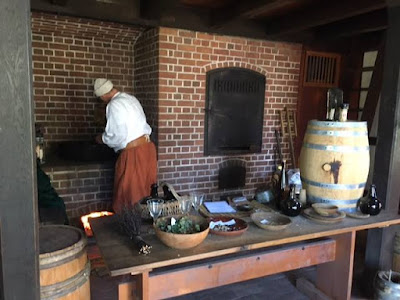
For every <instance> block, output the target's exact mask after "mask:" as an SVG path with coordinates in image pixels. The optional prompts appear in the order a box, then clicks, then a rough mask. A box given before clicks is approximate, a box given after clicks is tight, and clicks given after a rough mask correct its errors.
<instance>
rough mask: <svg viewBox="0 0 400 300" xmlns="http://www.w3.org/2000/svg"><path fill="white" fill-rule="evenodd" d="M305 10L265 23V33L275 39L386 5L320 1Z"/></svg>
mask: <svg viewBox="0 0 400 300" xmlns="http://www.w3.org/2000/svg"><path fill="white" fill-rule="evenodd" d="M322 2H323V4H319V5H314V6H313V7H312V8H309V9H307V10H303V11H299V12H297V13H293V14H288V15H285V16H283V17H282V18H275V19H273V20H271V21H270V22H269V23H267V24H266V35H267V36H268V37H269V38H272V39H276V38H279V36H282V35H287V34H289V33H294V32H299V31H303V30H307V29H309V28H312V27H316V26H321V25H325V24H328V23H332V22H336V21H339V20H343V19H346V18H351V17H354V16H357V15H361V14H365V13H368V12H371V11H374V10H378V9H382V8H384V7H385V6H386V4H385V2H384V1H382V0H357V1H355V0H353V1H330V2H329V3H327V2H326V1H322Z"/></svg>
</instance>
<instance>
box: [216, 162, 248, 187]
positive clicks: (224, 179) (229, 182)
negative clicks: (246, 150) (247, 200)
mask: <svg viewBox="0 0 400 300" xmlns="http://www.w3.org/2000/svg"><path fill="white" fill-rule="evenodd" d="M245 185H246V161H244V160H242V159H230V160H227V161H224V162H223V163H222V164H221V165H220V168H219V173H218V188H219V189H235V188H242V187H244V186H245Z"/></svg>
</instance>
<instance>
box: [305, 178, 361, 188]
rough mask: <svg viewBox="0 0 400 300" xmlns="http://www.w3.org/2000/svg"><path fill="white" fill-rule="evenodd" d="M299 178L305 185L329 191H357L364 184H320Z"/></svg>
mask: <svg viewBox="0 0 400 300" xmlns="http://www.w3.org/2000/svg"><path fill="white" fill-rule="evenodd" d="M300 178H301V181H303V182H304V183H306V184H309V185H313V186H316V187H320V188H324V189H330V190H358V189H361V188H364V187H365V183H356V184H334V183H321V182H316V181H312V180H309V179H306V178H304V177H303V176H300Z"/></svg>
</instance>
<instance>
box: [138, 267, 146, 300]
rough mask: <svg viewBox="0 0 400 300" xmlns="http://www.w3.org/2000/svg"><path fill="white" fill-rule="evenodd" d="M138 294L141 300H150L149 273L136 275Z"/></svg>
mask: <svg viewBox="0 0 400 300" xmlns="http://www.w3.org/2000/svg"><path fill="white" fill-rule="evenodd" d="M135 279H136V292H137V295H138V298H139V299H141V300H148V299H149V272H143V273H140V274H138V275H135Z"/></svg>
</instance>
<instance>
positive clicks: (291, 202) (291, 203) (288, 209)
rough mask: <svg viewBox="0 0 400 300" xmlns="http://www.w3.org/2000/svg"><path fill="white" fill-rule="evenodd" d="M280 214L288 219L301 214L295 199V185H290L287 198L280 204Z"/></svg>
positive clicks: (299, 204) (299, 206)
mask: <svg viewBox="0 0 400 300" xmlns="http://www.w3.org/2000/svg"><path fill="white" fill-rule="evenodd" d="M281 210H282V212H283V213H284V214H285V215H287V216H290V217H295V216H298V215H299V214H300V212H301V203H300V201H298V200H297V199H296V194H295V185H294V184H291V185H290V192H289V195H288V197H287V198H286V199H285V200H284V201H282V203H281Z"/></svg>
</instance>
